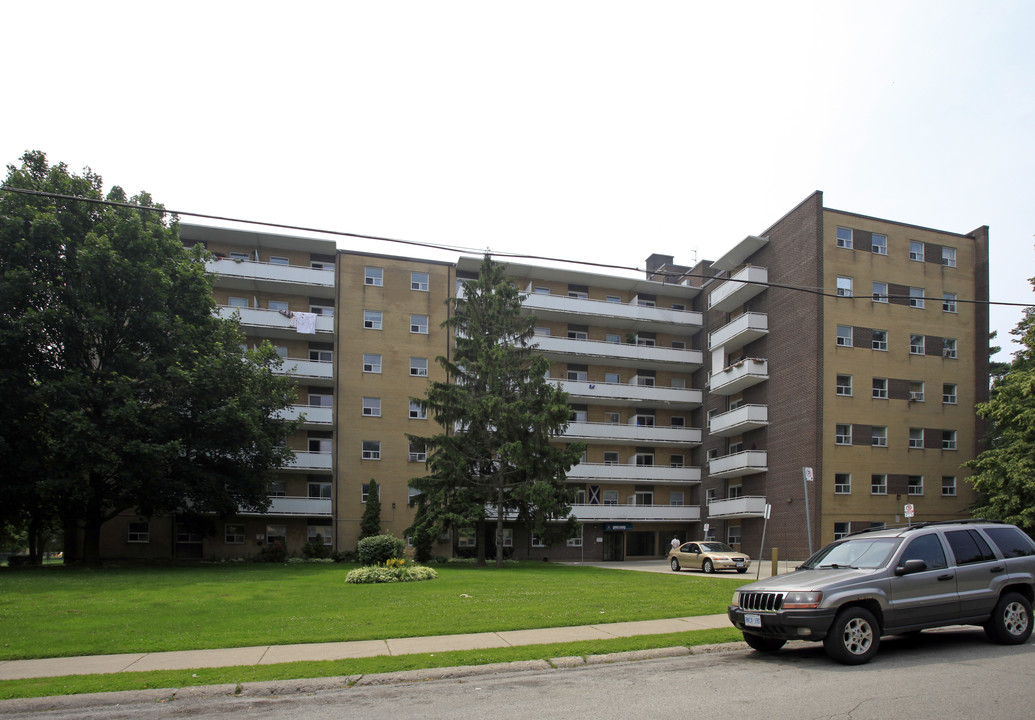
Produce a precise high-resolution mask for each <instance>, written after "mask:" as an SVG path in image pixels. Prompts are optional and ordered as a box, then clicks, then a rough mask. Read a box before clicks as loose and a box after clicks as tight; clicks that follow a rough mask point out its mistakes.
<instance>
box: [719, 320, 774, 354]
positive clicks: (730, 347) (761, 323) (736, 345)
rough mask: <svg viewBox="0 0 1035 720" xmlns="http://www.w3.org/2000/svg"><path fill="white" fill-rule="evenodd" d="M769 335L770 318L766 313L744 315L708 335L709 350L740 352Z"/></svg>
mask: <svg viewBox="0 0 1035 720" xmlns="http://www.w3.org/2000/svg"><path fill="white" fill-rule="evenodd" d="M768 333H769V316H768V315H766V314H765V313H754V312H749V313H744V314H742V315H740V316H739V317H736V318H734V319H733V320H731V321H730V322H728V323H726V324H725V325H723V326H722V327H721V328H719V329H718V330H716V331H715V332H711V333H708V349H709V350H715V349H716V348H719V347H721V348H724V349H725V350H726V352H727V353H731V352H733V351H734V350H739V349H740V348H742V347H744V346H745V345H747V344H748V343H750V342H754V341H755V340H758V339H759V338H761V337H765V336H766V335H767V334H768Z"/></svg>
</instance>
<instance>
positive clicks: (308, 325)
mask: <svg viewBox="0 0 1035 720" xmlns="http://www.w3.org/2000/svg"><path fill="white" fill-rule="evenodd" d="M291 319H292V320H293V321H294V323H295V329H296V330H297V331H298V332H299V333H300V334H302V335H315V334H316V313H308V312H296V313H295V314H294V317H292V318H291Z"/></svg>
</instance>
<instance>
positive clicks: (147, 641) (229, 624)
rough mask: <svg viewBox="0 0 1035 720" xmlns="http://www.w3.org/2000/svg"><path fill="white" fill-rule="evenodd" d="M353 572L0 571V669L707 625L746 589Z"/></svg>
mask: <svg viewBox="0 0 1035 720" xmlns="http://www.w3.org/2000/svg"><path fill="white" fill-rule="evenodd" d="M659 562H660V561H659ZM353 567H355V566H354V565H345V564H342V565H326V564H324V565H320V564H300V565H260V564H241V565H211V566H193V567H163V568H105V569H97V570H90V569H82V568H65V567H57V568H46V567H45V568H42V569H18V570H11V571H6V570H5V571H2V572H0V628H3V639H2V643H0V645H2V647H0V660H15V659H27V658H47V657H64V656H73V655H102V654H110V653H126V652H162V651H172V650H196V649H207V648H223V647H246V646H252V645H280V644H292V643H307V642H335V641H347V640H369V639H385V638H391V637H396V638H401V637H415V636H426V635H449V634H457V633H475V632H492V631H503V630H521V629H528V628H539V627H562V626H570V625H586V624H596V623H602V622H624V621H631V620H652V619H658V618H668V617H682V616H693V615H709V614H716V613H722V612H725V610H726V606H727V604H728V602H729V598H730V596H731V594H732V592H733V590H734V588H736V587H737V586H739V585H741V584H743V582H744V580H743V579H741V578H739V577H732V578H729V579H719V578H702V577H695V576H693V575H688V574H683V573H681V574H680V575H675V574H658V573H644V572H634V571H621V570H611V569H600V568H591V567H574V566H564V565H551V564H543V563H521V564H516V565H509V566H508V567H506V568H504V569H503V570H495V569H491V568H476V567H472V566H465V565H446V566H437V567H436V569H437V570H438V572H439V578H438V579H437V580H432V581H427V582H417V583H392V584H382V585H353V584H347V583H345V575H346V573H347V572H348V570H350V569H352V568H353ZM464 596H468V597H464ZM738 638H739V634H737V633H735V632H734V631H733V630H732V628H731V629H729V630H719V631H698V632H694V633H679V634H676V635H651V636H640V637H634V638H618V639H613V640H602V641H592V642H581V643H565V644H559V645H535V646H529V647H512V648H499V649H492V650H478V651H467V652H454V653H437V654H435V655H431V656H429V655H407V656H396V657H389V656H385V657H375V658H361V659H354V660H342V661H331V662H303V663H285V664H282V665H269V666H246V667H237V668H218V669H204V670H197V671H163V672H148V673H119V674H114V675H92V676H73V677H63V678H42V679H31V680H15V681H0V698H11V697H33V696H41V695H54V694H70V693H81V692H98V691H102V690H127V689H141V688H149V687H150V688H154V687H184V686H189V685H210V684H221V683H238V682H256V681H259V680H277V679H287V678H306V677H330V676H338V675H358V674H369V673H378V672H389V671H393V670H406V669H416V668H430V667H441V666H452V665H466V664H484V663H494V662H508V661H512V660H527V659H545V658H549V657H560V656H568V655H589V654H602V653H609V652H620V651H625V650H635V649H646V648H656V647H670V646H680V645H683V646H685V645H689V644H697V643H700V642H706V643H710V642H728V641H731V640H735V639H738ZM195 674H197V675H198V677H196V678H195V677H193V675H195Z"/></svg>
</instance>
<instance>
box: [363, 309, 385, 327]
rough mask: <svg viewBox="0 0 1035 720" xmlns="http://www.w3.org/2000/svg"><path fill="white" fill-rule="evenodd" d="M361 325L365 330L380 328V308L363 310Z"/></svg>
mask: <svg viewBox="0 0 1035 720" xmlns="http://www.w3.org/2000/svg"><path fill="white" fill-rule="evenodd" d="M363 327H364V328H365V329H367V330H380V329H381V311H380V310H364V311H363Z"/></svg>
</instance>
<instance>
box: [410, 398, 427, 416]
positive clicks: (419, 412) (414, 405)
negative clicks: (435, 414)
mask: <svg viewBox="0 0 1035 720" xmlns="http://www.w3.org/2000/svg"><path fill="white" fill-rule="evenodd" d="M410 419H411V420H427V419H428V408H427V406H426V405H425V404H424V403H422V402H421V401H420V400H410Z"/></svg>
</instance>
